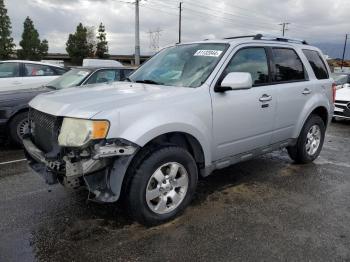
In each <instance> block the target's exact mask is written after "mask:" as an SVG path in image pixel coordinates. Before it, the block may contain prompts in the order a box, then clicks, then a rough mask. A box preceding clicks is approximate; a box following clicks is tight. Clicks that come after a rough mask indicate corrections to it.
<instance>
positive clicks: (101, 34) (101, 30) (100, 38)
mask: <svg viewBox="0 0 350 262" xmlns="http://www.w3.org/2000/svg"><path fill="white" fill-rule="evenodd" d="M96 56H97V57H98V58H108V57H109V55H108V42H107V41H106V29H105V26H104V25H103V24H102V23H101V24H100V26H99V27H98V35H97V45H96Z"/></svg>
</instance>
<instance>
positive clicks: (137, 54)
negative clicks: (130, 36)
mask: <svg viewBox="0 0 350 262" xmlns="http://www.w3.org/2000/svg"><path fill="white" fill-rule="evenodd" d="M139 65H140V19H139V0H135V66H139Z"/></svg>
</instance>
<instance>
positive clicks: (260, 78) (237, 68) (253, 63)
mask: <svg viewBox="0 0 350 262" xmlns="http://www.w3.org/2000/svg"><path fill="white" fill-rule="evenodd" d="M231 72H247V73H250V74H251V76H252V80H253V84H254V85H261V84H266V83H268V82H269V67H268V63H267V55H266V52H265V48H263V47H252V48H244V49H241V50H239V51H238V52H237V53H236V54H235V55H234V57H233V58H232V60H231V61H230V62H229V64H228V65H227V67H226V69H225V71H224V74H223V77H225V76H226V75H227V74H228V73H231Z"/></svg>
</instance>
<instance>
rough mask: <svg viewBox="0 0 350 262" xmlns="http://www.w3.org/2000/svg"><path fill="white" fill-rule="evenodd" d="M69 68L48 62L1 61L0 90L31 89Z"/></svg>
mask: <svg viewBox="0 0 350 262" xmlns="http://www.w3.org/2000/svg"><path fill="white" fill-rule="evenodd" d="M65 72H67V69H65V68H64V67H61V66H56V65H52V64H47V63H41V62H34V61H25V60H8V61H0V92H1V91H12V90H19V89H30V88H36V87H38V86H41V85H44V84H46V83H48V82H50V81H52V80H54V79H55V78H57V77H58V76H60V75H63V74H64V73H65Z"/></svg>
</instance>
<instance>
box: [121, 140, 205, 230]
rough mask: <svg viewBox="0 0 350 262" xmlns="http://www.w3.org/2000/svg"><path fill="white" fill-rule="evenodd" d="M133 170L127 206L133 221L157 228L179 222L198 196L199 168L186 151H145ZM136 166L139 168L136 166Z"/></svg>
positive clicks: (163, 149) (177, 149)
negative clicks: (156, 226) (182, 212)
mask: <svg viewBox="0 0 350 262" xmlns="http://www.w3.org/2000/svg"><path fill="white" fill-rule="evenodd" d="M138 159H141V161H137V160H136V161H134V164H132V165H134V166H131V168H130V169H131V172H132V173H131V174H130V175H131V182H130V186H129V188H128V192H127V193H128V197H127V204H128V208H129V211H130V214H131V216H132V218H134V219H135V220H136V221H138V222H139V223H141V224H143V225H146V226H154V225H158V224H161V223H164V222H166V221H169V220H171V219H173V218H175V217H176V216H177V215H178V214H179V213H180V212H181V211H183V210H184V209H185V208H186V207H187V206H188V204H189V203H190V201H191V200H192V197H193V195H194V192H195V190H196V186H197V180H198V171H197V165H196V162H195V160H194V159H193V157H192V156H191V155H190V154H189V152H188V151H186V150H185V149H183V148H181V147H178V146H164V147H160V148H158V149H154V150H152V151H147V150H146V151H145V152H144V153H141V155H140V156H138ZM135 165H136V166H135Z"/></svg>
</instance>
